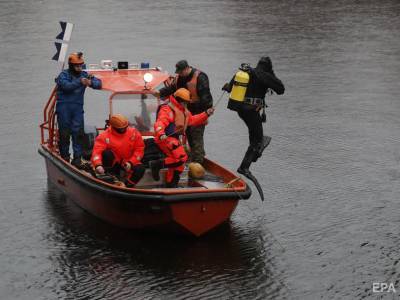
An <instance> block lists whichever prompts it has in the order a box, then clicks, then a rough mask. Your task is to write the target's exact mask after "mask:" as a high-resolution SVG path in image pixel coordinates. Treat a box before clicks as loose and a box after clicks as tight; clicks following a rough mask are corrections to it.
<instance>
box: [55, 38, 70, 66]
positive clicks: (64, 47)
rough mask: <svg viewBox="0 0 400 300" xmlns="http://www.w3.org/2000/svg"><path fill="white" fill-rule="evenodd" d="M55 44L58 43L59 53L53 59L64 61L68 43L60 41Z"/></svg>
mask: <svg viewBox="0 0 400 300" xmlns="http://www.w3.org/2000/svg"><path fill="white" fill-rule="evenodd" d="M54 45H56V48H57V53H56V54H55V55H54V56H53V58H52V60H56V61H59V62H62V63H63V62H64V60H65V56H66V54H67V49H68V45H67V44H64V43H58V42H55V43H54Z"/></svg>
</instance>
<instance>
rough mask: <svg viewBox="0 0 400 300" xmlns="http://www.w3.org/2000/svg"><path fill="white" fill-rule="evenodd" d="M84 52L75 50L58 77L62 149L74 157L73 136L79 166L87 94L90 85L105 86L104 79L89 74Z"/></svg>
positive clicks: (61, 150) (61, 151)
mask: <svg viewBox="0 0 400 300" xmlns="http://www.w3.org/2000/svg"><path fill="white" fill-rule="evenodd" d="M83 64H84V61H83V56H82V52H78V53H72V54H70V55H69V57H68V66H69V67H68V69H67V70H64V71H62V72H61V73H60V75H58V77H57V78H56V83H57V105H56V113H57V122H58V128H59V137H60V138H59V149H60V155H61V157H62V158H63V159H64V160H66V161H68V162H69V160H70V153H69V144H70V138H71V135H72V148H73V160H72V162H71V163H72V164H73V165H74V166H77V167H79V166H80V165H81V157H82V145H81V142H82V138H83V135H84V125H83V113H84V112H83V96H84V93H85V89H86V87H88V86H89V87H91V88H93V89H101V80H100V79H98V78H96V77H94V76H92V75H89V74H88V73H87V72H85V71H82V69H83Z"/></svg>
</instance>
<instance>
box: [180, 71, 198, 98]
mask: <svg viewBox="0 0 400 300" xmlns="http://www.w3.org/2000/svg"><path fill="white" fill-rule="evenodd" d="M200 73H201V71H200V70H197V69H196V70H195V71H194V74H193V76H192V78H191V79H190V80H189V81H188V82H186V88H187V89H188V90H189V92H190V96H191V99H192V103H193V102H197V101H199V99H200V98H199V95H198V94H197V78H198V77H199V75H200ZM178 79H179V75H176V77H175V85H176V88H177V89H178V86H177V84H178Z"/></svg>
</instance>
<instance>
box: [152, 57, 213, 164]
mask: <svg viewBox="0 0 400 300" xmlns="http://www.w3.org/2000/svg"><path fill="white" fill-rule="evenodd" d="M175 67H176V70H175V73H176V74H177V75H176V77H175V79H174V80H173V82H172V83H171V84H170V85H169V86H166V87H164V88H162V89H160V91H159V95H160V97H161V98H166V97H167V96H169V95H172V94H173V93H174V92H175V91H176V90H178V89H179V88H186V89H187V90H189V92H190V95H191V101H190V103H189V104H188V105H187V108H188V109H189V111H190V112H191V113H192V114H193V115H196V114H200V113H202V112H205V111H207V109H209V108H211V107H212V105H213V98H212V95H211V92H210V84H209V81H208V76H207V74H206V73H204V72H202V71H200V70H198V69H196V68H193V67H191V66H189V64H188V62H187V61H186V60H180V61H178V62H177V63H176V66H175ZM205 126H206V125H205V124H203V125H200V126H189V127H188V128H187V130H186V136H187V138H188V142H189V146H190V149H191V150H190V160H191V161H192V162H197V163H200V164H202V163H203V160H204V156H205V150H204V130H205Z"/></svg>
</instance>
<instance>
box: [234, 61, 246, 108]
mask: <svg viewBox="0 0 400 300" xmlns="http://www.w3.org/2000/svg"><path fill="white" fill-rule="evenodd" d="M249 69H250V65H249V64H241V65H240V68H239V71H238V72H236V74H235V77H234V79H233V86H232V90H231V93H230V95H229V100H233V101H239V102H243V100H244V96H245V95H246V90H247V86H248V85H249V81H250V76H249V73H248V71H249Z"/></svg>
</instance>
